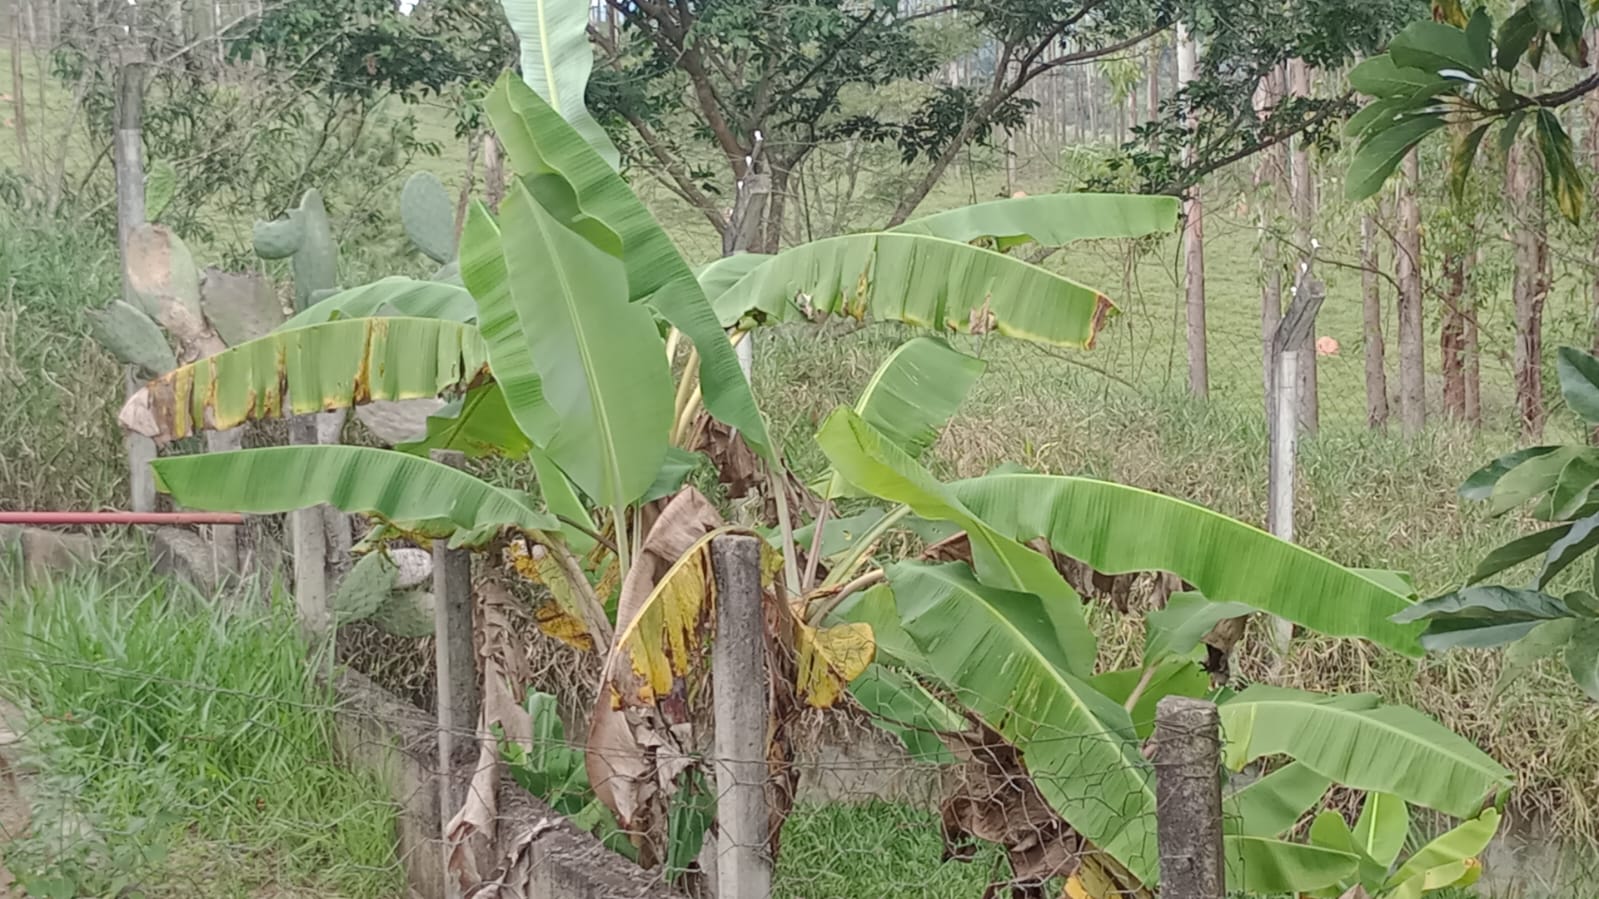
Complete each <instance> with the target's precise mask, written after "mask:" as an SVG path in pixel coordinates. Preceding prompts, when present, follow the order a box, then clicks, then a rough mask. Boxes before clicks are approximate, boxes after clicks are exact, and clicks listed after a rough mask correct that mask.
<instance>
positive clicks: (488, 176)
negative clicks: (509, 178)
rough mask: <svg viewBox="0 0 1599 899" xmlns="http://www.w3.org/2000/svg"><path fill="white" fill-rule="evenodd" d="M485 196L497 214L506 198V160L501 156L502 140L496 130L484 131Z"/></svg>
mask: <svg viewBox="0 0 1599 899" xmlns="http://www.w3.org/2000/svg"><path fill="white" fill-rule="evenodd" d="M483 196H484V198H485V199H486V200H487V201H488V204H489V208H490V209H492V210H493V211H494V213H495V214H496V215H498V214H499V212H500V201H501V200H503V199H505V162H504V158H503V157H501V156H500V141H499V138H496V137H495V136H494V132H492V131H486V132H484V133H483Z"/></svg>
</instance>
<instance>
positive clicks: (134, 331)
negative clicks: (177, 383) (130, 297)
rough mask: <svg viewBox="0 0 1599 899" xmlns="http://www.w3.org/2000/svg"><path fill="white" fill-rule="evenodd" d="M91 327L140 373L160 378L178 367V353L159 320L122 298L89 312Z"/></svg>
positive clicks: (100, 342) (122, 359) (106, 345)
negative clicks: (152, 319)
mask: <svg viewBox="0 0 1599 899" xmlns="http://www.w3.org/2000/svg"><path fill="white" fill-rule="evenodd" d="M89 331H90V332H91V333H93V334H94V339H95V340H96V341H98V342H99V344H100V345H101V346H102V347H105V349H106V350H107V351H108V352H110V353H111V355H113V356H115V357H117V359H118V361H120V362H123V363H126V364H128V365H132V366H134V367H136V368H138V369H139V374H140V376H141V377H144V378H158V377H160V376H161V375H164V374H166V373H167V372H169V371H171V370H173V369H174V368H177V367H178V360H177V357H176V356H174V355H173V354H172V347H171V346H169V345H168V344H167V338H166V336H165V335H164V334H162V333H161V329H160V328H159V327H157V326H156V323H155V322H153V321H151V320H150V316H148V315H145V314H144V313H143V312H141V311H140V310H139V309H137V308H135V307H133V306H130V305H128V304H127V303H124V302H122V301H121V300H115V301H113V302H112V303H111V305H109V306H107V307H105V308H104V309H99V310H96V311H94V312H90V313H89Z"/></svg>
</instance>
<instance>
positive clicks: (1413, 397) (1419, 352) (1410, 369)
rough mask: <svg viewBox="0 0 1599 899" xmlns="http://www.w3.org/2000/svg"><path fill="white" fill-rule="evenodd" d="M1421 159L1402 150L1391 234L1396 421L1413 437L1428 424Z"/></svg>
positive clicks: (1412, 152) (1410, 152)
mask: <svg viewBox="0 0 1599 899" xmlns="http://www.w3.org/2000/svg"><path fill="white" fill-rule="evenodd" d="M1420 190H1421V162H1420V160H1419V159H1418V158H1417V156H1416V152H1415V150H1414V149H1411V150H1410V151H1409V152H1407V153H1405V160H1404V181H1403V182H1401V183H1400V185H1399V228H1398V230H1397V231H1396V232H1395V234H1394V278H1395V280H1397V281H1398V282H1399V423H1400V427H1401V428H1402V429H1403V430H1404V433H1405V436H1407V437H1414V436H1415V435H1417V434H1420V433H1421V432H1422V430H1423V429H1424V428H1426V426H1427V365H1426V353H1427V348H1426V334H1425V332H1424V330H1423V326H1422V308H1421V306H1422V290H1421V259H1422V256H1421V207H1420V201H1419V199H1418V197H1417V192H1418V191H1420Z"/></svg>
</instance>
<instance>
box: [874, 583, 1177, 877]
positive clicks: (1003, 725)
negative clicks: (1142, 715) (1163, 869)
mask: <svg viewBox="0 0 1599 899" xmlns="http://www.w3.org/2000/svg"><path fill="white" fill-rule="evenodd" d="M887 571H888V582H889V584H890V585H892V586H893V588H894V600H895V603H896V604H897V605H898V607H899V611H900V615H901V616H902V618H903V620H904V624H905V630H906V631H907V632H908V633H909V634H910V635H911V637H912V639H914V640H915V641H916V643H917V645H918V646H920V647H921V650H922V655H923V659H924V660H925V662H926V664H927V666H928V668H929V671H928V673H929V674H930V675H932V676H934V677H937V678H938V679H939V680H941V681H943V682H944V683H945V684H946V685H947V686H948V687H949V688H950V689H951V690H953V691H954V692H955V694H956V695H957V696H958V697H959V698H960V700H961V702H962V703H963V704H965V705H966V706H968V707H969V708H970V709H972V710H973V711H974V712H976V713H977V714H978V715H980V716H982V717H983V719H984V720H985V721H986V722H987V723H988V725H989V726H990V727H992V728H994V730H996V731H997V732H999V733H1000V734H1001V735H1002V736H1004V737H1005V738H1006V739H1007V740H1009V741H1010V742H1011V743H1012V744H1013V745H1015V747H1016V748H1017V749H1018V750H1020V751H1021V753H1022V754H1023V756H1024V757H1025V758H1026V760H1027V771H1028V774H1029V775H1030V776H1031V777H1032V779H1033V782H1034V783H1035V784H1036V785H1037V787H1038V790H1039V792H1040V793H1041V794H1042V795H1043V797H1044V799H1045V800H1046V801H1048V802H1049V804H1050V806H1051V807H1053V808H1054V809H1055V811H1056V812H1058V813H1059V814H1060V815H1061V817H1062V818H1064V819H1066V821H1067V823H1069V824H1071V826H1072V827H1073V828H1074V829H1075V830H1077V831H1078V832H1079V833H1081V834H1082V835H1083V836H1085V837H1087V838H1088V839H1089V840H1091V841H1093V843H1094V844H1095V845H1096V846H1098V847H1099V848H1100V849H1103V850H1104V851H1106V852H1108V853H1110V854H1111V856H1113V857H1114V858H1115V859H1116V860H1117V861H1119V862H1121V863H1122V864H1123V865H1125V866H1126V867H1127V868H1128V870H1130V871H1132V872H1133V874H1134V875H1135V876H1137V877H1138V878H1139V879H1140V880H1142V881H1144V882H1146V883H1148V882H1153V881H1154V880H1155V877H1156V871H1157V861H1158V855H1157V852H1156V847H1155V832H1154V813H1155V793H1154V769H1153V767H1152V766H1151V765H1150V763H1149V761H1148V760H1146V759H1145V758H1144V757H1143V755H1141V754H1140V753H1139V748H1138V738H1137V735H1136V733H1135V732H1134V728H1133V722H1132V718H1131V717H1130V716H1129V715H1128V713H1127V710H1126V709H1124V708H1122V707H1121V706H1120V705H1118V704H1117V703H1116V702H1114V701H1113V700H1111V699H1110V698H1109V697H1107V696H1105V695H1104V694H1103V693H1100V692H1099V691H1098V690H1095V689H1094V688H1093V687H1091V686H1089V685H1088V683H1087V682H1086V681H1084V680H1082V679H1081V678H1078V677H1076V676H1074V675H1072V674H1071V673H1070V672H1071V669H1072V668H1073V667H1074V666H1072V665H1069V664H1068V662H1069V659H1068V649H1067V647H1066V646H1064V645H1063V643H1062V641H1061V624H1060V622H1059V621H1058V620H1057V616H1056V615H1055V614H1054V609H1055V607H1056V606H1057V604H1055V603H1051V602H1049V601H1048V600H1044V599H1041V598H1039V597H1037V596H1033V595H1030V594H1026V593H1017V592H1014V591H1009V590H1001V589H997V588H994V587H990V586H987V585H985V584H982V583H980V582H979V581H978V580H977V579H976V578H975V577H973V575H972V572H971V569H970V568H968V567H967V566H966V565H965V564H964V563H960V562H953V563H948V564H944V565H926V564H922V563H917V562H900V563H897V564H894V565H891V566H889V568H888V569H887ZM1085 783H1092V785H1093V786H1092V788H1086V789H1085Z"/></svg>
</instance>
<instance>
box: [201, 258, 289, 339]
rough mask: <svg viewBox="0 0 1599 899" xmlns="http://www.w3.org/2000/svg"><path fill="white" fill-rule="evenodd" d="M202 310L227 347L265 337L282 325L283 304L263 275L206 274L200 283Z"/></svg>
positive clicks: (210, 270) (209, 271)
mask: <svg viewBox="0 0 1599 899" xmlns="http://www.w3.org/2000/svg"><path fill="white" fill-rule="evenodd" d="M200 308H201V309H203V310H205V317H206V318H207V319H208V320H210V322H211V327H213V328H215V329H216V332H217V333H218V334H220V335H221V336H222V339H223V340H224V341H226V342H227V344H228V346H238V345H239V344H241V343H244V342H245V341H247V340H254V339H256V338H257V337H265V336H266V335H267V334H268V333H269V332H271V331H272V329H273V328H276V327H277V326H278V325H281V324H283V321H284V315H283V303H282V302H281V301H280V300H279V299H278V294H277V291H275V290H273V289H272V282H271V281H268V280H267V279H266V278H265V277H263V276H261V275H236V274H233V273H232V272H225V271H222V270H221V269H217V268H208V269H206V270H205V280H204V281H202V282H201V283H200Z"/></svg>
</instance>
